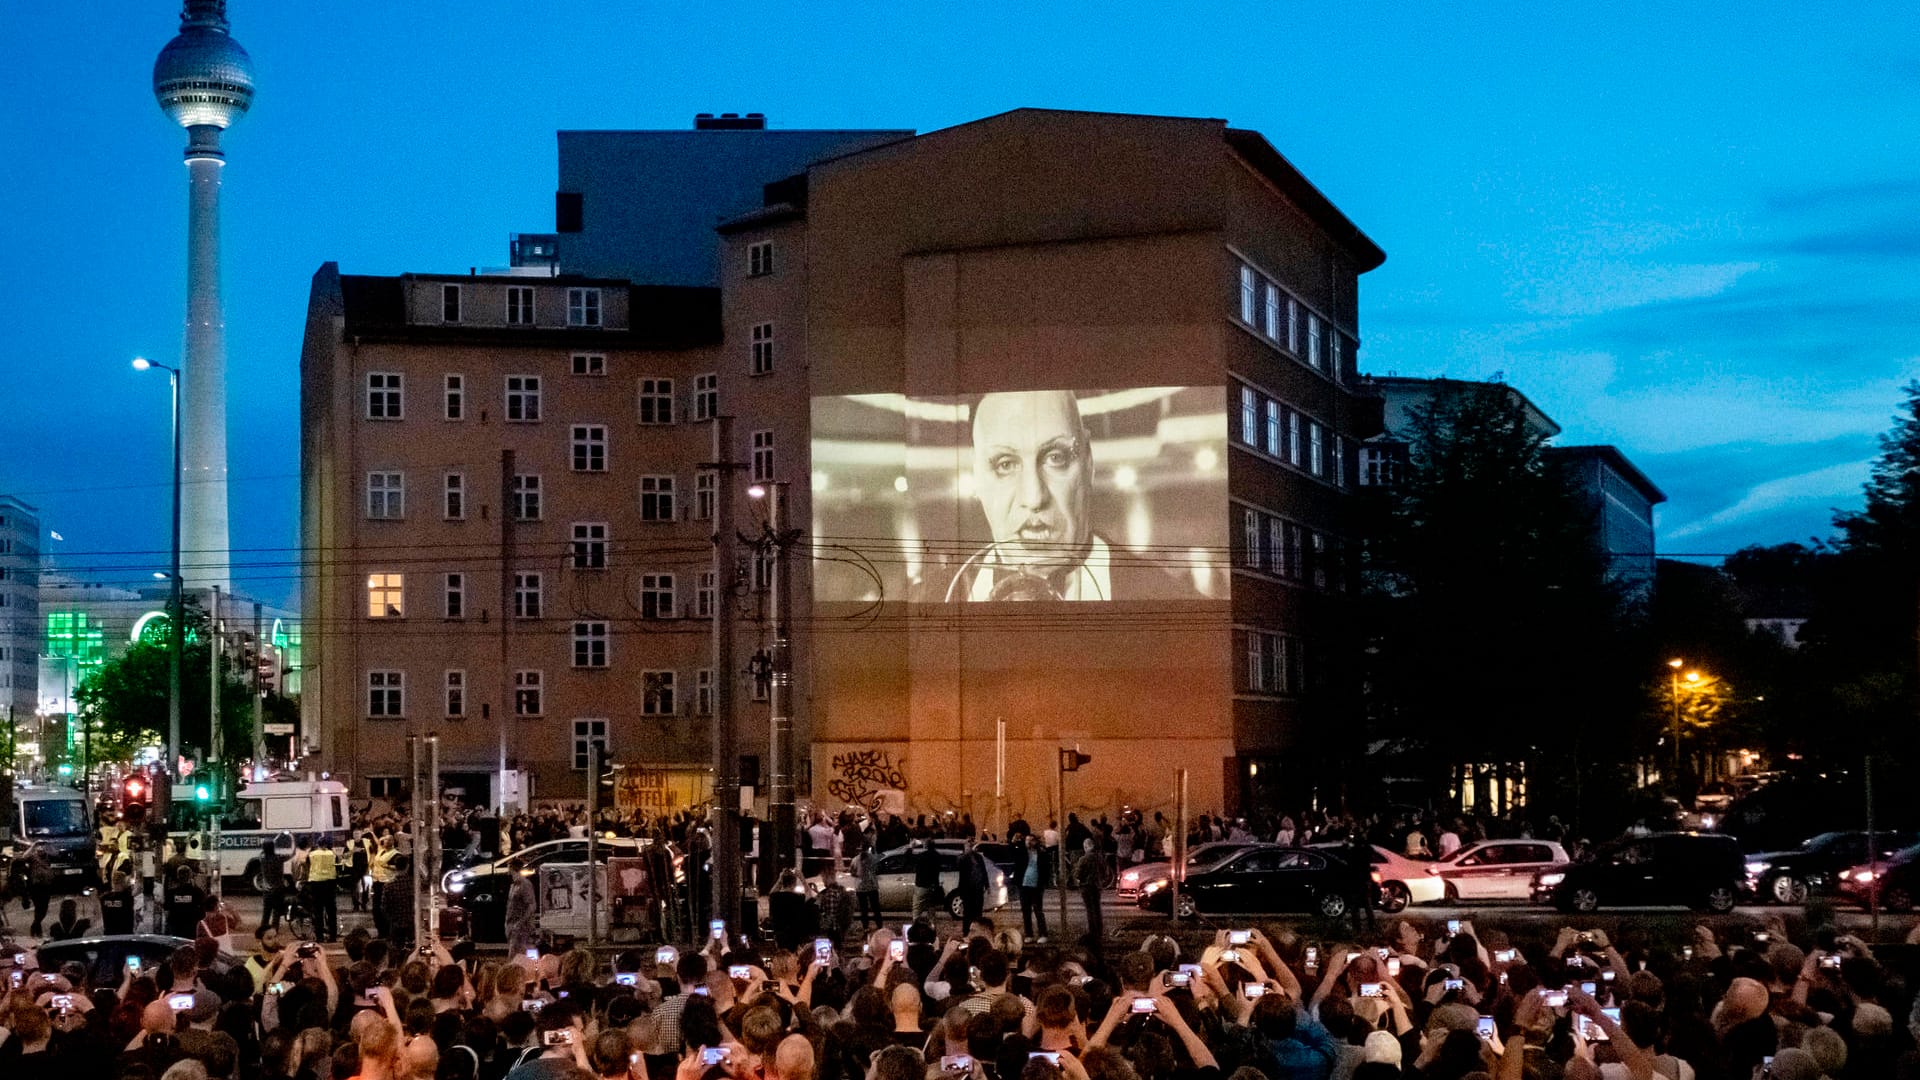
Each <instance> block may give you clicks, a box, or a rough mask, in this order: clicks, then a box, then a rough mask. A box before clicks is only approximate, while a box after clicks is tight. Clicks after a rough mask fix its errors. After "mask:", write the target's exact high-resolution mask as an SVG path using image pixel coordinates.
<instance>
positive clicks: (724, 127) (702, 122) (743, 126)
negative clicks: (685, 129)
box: [693, 113, 767, 131]
mask: <svg viewBox="0 0 1920 1080" xmlns="http://www.w3.org/2000/svg"><path fill="white" fill-rule="evenodd" d="M766 127H767V116H766V114H765V113H748V114H746V115H745V116H742V115H740V114H739V113H721V114H720V115H719V116H715V115H713V114H712V113H695V114H694V115H693V130H695V131H765V130H766Z"/></svg>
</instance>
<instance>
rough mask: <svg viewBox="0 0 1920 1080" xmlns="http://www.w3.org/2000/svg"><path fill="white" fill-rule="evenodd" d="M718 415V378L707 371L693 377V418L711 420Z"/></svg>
mask: <svg viewBox="0 0 1920 1080" xmlns="http://www.w3.org/2000/svg"><path fill="white" fill-rule="evenodd" d="M719 415H720V376H719V375H716V374H714V373H713V372H711V371H709V372H708V373H706V374H705V375H695V376H694V377H693V418H694V419H695V420H711V419H713V418H714V417H716V416H719Z"/></svg>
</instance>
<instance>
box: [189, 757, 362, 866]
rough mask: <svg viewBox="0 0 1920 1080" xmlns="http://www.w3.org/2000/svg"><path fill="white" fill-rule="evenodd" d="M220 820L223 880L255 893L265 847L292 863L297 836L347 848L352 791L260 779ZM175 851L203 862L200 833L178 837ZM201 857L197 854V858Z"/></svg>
mask: <svg viewBox="0 0 1920 1080" xmlns="http://www.w3.org/2000/svg"><path fill="white" fill-rule="evenodd" d="M232 803H233V804H232V805H231V806H230V807H228V808H227V809H226V812H225V813H223V814H222V815H221V817H220V841H219V845H220V851H219V856H220V876H221V877H223V878H228V879H232V878H239V879H241V880H242V881H244V882H245V883H246V884H248V885H250V886H252V887H253V888H255V889H260V888H262V886H264V884H265V882H264V880H263V879H262V878H261V876H260V846H261V844H263V843H265V842H266V841H269V840H271V841H273V848H274V850H275V851H277V852H279V853H280V855H281V856H282V857H283V858H286V859H289V860H291V859H292V858H293V844H294V838H295V837H306V838H307V840H308V842H309V843H313V842H315V841H318V840H319V838H320V837H322V836H325V837H330V838H332V840H333V846H334V848H335V850H339V849H340V848H342V847H344V846H345V844H346V840H347V836H348V831H349V828H348V827H349V823H350V822H351V820H352V817H351V815H350V813H349V812H348V807H347V786H346V785H345V784H342V783H341V782H339V781H338V780H260V781H255V782H253V783H251V784H248V785H246V786H245V787H243V788H241V789H240V791H239V792H238V793H237V794H235V795H234V797H233V800H232ZM172 839H173V842H174V844H175V845H176V848H179V849H182V850H185V851H186V852H187V857H188V858H189V859H194V860H197V859H202V858H204V857H205V856H204V853H202V852H200V844H201V838H200V834H199V833H188V832H175V833H173V834H172ZM197 853H198V854H197Z"/></svg>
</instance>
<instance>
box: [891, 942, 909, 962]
mask: <svg viewBox="0 0 1920 1080" xmlns="http://www.w3.org/2000/svg"><path fill="white" fill-rule="evenodd" d="M887 957H888V959H890V960H892V961H893V962H894V963H896V964H897V963H899V962H900V961H902V960H905V959H906V958H907V943H906V941H904V940H903V939H901V938H894V939H893V940H892V941H891V942H889V943H888V944H887Z"/></svg>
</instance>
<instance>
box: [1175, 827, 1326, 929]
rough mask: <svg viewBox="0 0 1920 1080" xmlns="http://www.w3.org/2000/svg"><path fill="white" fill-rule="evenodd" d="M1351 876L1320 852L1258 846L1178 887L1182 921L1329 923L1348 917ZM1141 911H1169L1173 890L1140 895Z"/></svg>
mask: <svg viewBox="0 0 1920 1080" xmlns="http://www.w3.org/2000/svg"><path fill="white" fill-rule="evenodd" d="M1349 875H1350V871H1349V870H1348V869H1347V866H1346V864H1345V863H1343V862H1341V861H1340V860H1339V859H1338V858H1335V857H1334V856H1332V855H1330V854H1328V853H1326V852H1322V851H1304V850H1301V849H1299V848H1283V847H1279V846H1277V845H1262V846H1260V847H1255V848H1249V849H1248V850H1246V851H1243V852H1241V853H1240V854H1238V855H1236V856H1234V857H1233V858H1231V859H1228V860H1227V861H1225V862H1223V863H1221V864H1220V865H1218V866H1215V867H1213V868H1212V869H1210V870H1194V871H1191V872H1189V873H1188V874H1187V879H1186V880H1185V881H1184V882H1182V883H1181V885H1180V916H1181V917H1182V918H1186V917H1188V916H1191V915H1198V914H1221V915H1225V914H1232V915H1278V914H1291V913H1294V912H1302V911H1305V912H1314V913H1317V914H1320V915H1324V916H1326V917H1327V918H1330V919H1337V918H1339V917H1340V916H1342V915H1344V914H1346V911H1347V893H1348V891H1349V889H1350V885H1349V881H1348V878H1349ZM1140 906H1141V907H1142V908H1145V909H1146V910H1148V911H1158V912H1161V913H1163V914H1166V913H1171V912H1172V910H1173V889H1171V888H1160V889H1154V890H1153V891H1151V892H1146V893H1143V894H1142V895H1141V897H1140Z"/></svg>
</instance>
